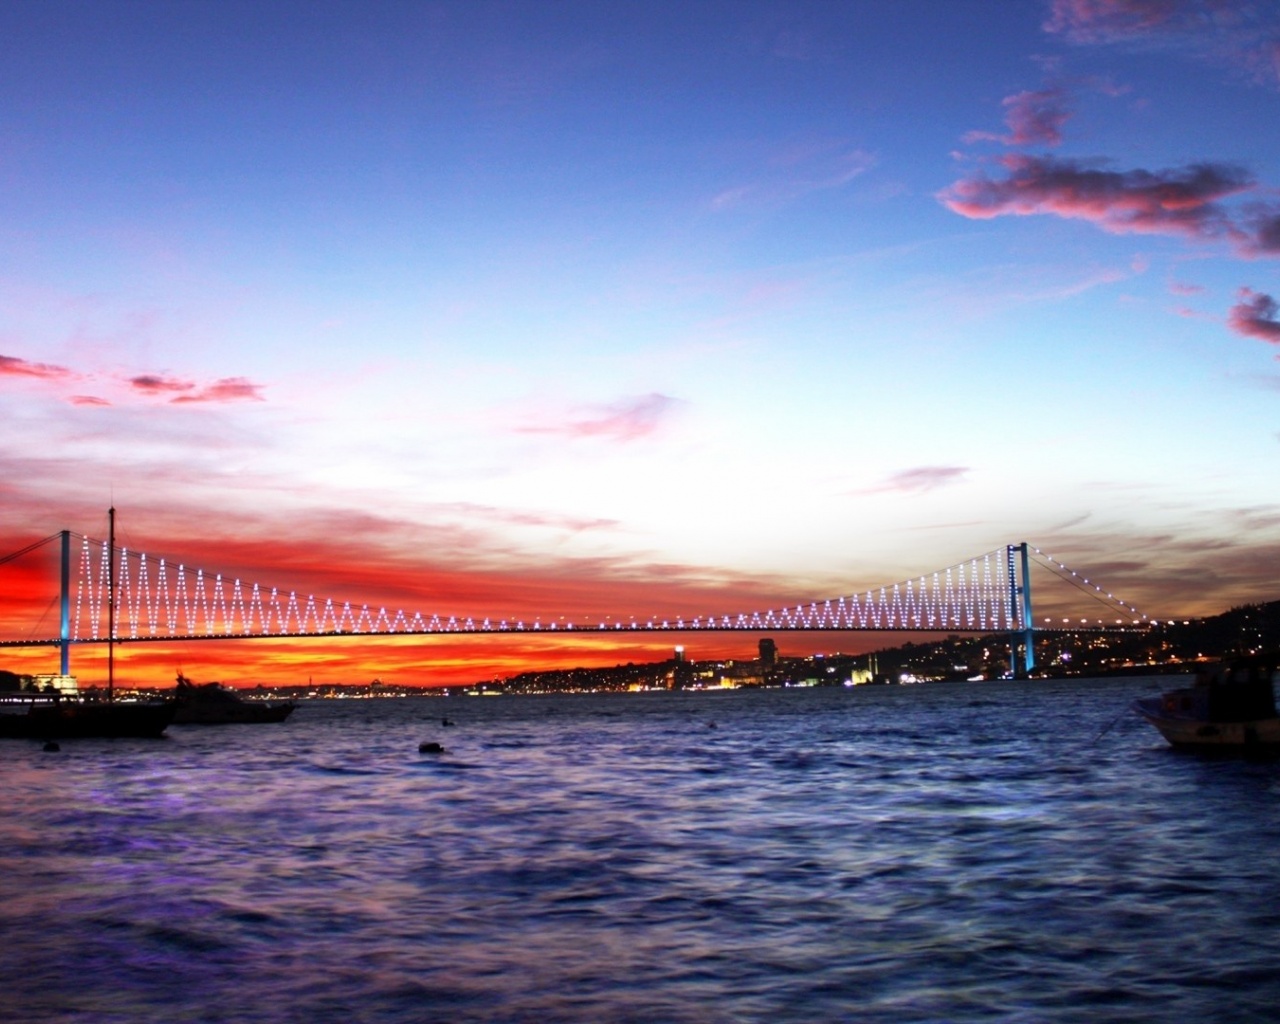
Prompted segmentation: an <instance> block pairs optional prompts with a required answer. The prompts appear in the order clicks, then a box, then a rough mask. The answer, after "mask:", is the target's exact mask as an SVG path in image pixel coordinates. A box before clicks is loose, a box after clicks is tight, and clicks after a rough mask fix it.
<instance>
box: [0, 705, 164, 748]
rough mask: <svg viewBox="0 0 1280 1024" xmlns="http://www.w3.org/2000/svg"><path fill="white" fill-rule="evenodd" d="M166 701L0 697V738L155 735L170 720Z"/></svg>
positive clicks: (44, 738)
mask: <svg viewBox="0 0 1280 1024" xmlns="http://www.w3.org/2000/svg"><path fill="white" fill-rule="evenodd" d="M173 711H174V708H173V704H171V703H170V702H168V701H118V700H109V701H93V700H83V699H78V698H76V697H67V696H64V695H59V696H57V697H53V696H49V695H46V694H32V695H28V694H17V695H14V696H13V697H6V698H5V699H3V700H0V737H7V738H12V739H26V740H55V739H113V738H127V737H157V736H160V735H161V734H162V733H163V732H164V730H165V728H166V727H167V726H168V724H169V723H170V722H171V721H172V720H173Z"/></svg>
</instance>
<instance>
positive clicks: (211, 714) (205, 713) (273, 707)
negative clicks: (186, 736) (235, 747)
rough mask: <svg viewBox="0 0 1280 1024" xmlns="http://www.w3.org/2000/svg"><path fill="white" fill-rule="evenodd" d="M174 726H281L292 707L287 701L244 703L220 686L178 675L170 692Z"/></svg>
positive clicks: (243, 699)
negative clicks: (171, 693) (267, 723)
mask: <svg viewBox="0 0 1280 1024" xmlns="http://www.w3.org/2000/svg"><path fill="white" fill-rule="evenodd" d="M173 704H174V708H175V713H174V716H173V721H174V723H175V724H177V725H236V724H251V723H259V722H283V721H284V720H285V719H286V718H288V717H289V716H290V715H291V714H293V709H294V707H295V706H296V705H295V704H294V703H293V701H291V700H277V701H266V700H247V699H245V698H244V697H242V696H240V694H238V693H236V691H235V690H233V689H231V687H229V686H223V685H222V684H221V683H193V682H192V681H191V680H190V679H188V678H187V677H186V676H184V675H183V674H182V673H181V672H179V673H178V687H177V689H176V690H174V692H173Z"/></svg>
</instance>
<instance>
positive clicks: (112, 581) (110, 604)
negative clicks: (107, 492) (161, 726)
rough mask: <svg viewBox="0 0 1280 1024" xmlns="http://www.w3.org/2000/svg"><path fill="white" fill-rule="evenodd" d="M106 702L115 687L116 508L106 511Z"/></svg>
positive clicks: (112, 507)
mask: <svg viewBox="0 0 1280 1024" xmlns="http://www.w3.org/2000/svg"><path fill="white" fill-rule="evenodd" d="M107 551H108V554H107V700H109V701H110V700H114V699H115V686H116V569H115V564H116V508H115V506H114V505H112V506H111V508H109V509H107Z"/></svg>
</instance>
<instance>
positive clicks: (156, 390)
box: [129, 373, 195, 395]
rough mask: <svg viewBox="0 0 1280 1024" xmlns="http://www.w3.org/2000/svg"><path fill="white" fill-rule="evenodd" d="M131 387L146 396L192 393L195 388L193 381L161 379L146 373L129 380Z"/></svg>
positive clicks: (170, 378)
mask: <svg viewBox="0 0 1280 1024" xmlns="http://www.w3.org/2000/svg"><path fill="white" fill-rule="evenodd" d="M129 386H130V387H132V388H134V389H135V390H137V391H141V392H142V393H143V394H146V395H164V394H172V393H174V392H183V391H190V390H191V389H192V388H194V387H195V385H194V384H193V383H191V381H188V380H176V379H174V378H173V377H160V376H157V375H155V374H151V373H145V374H142V375H140V376H137V377H130V378H129Z"/></svg>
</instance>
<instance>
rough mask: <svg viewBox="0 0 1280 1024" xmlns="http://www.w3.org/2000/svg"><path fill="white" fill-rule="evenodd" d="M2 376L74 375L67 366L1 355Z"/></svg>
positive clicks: (48, 377)
mask: <svg viewBox="0 0 1280 1024" xmlns="http://www.w3.org/2000/svg"><path fill="white" fill-rule="evenodd" d="M0 376H9V377H35V378H37V379H38V380H65V379H67V378H68V377H74V376H75V374H73V373H72V372H71V371H70V370H68V369H67V368H66V367H65V366H55V365H53V364H51V363H31V362H28V361H27V360H25V359H19V358H18V357H17V356H0Z"/></svg>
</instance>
